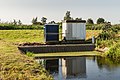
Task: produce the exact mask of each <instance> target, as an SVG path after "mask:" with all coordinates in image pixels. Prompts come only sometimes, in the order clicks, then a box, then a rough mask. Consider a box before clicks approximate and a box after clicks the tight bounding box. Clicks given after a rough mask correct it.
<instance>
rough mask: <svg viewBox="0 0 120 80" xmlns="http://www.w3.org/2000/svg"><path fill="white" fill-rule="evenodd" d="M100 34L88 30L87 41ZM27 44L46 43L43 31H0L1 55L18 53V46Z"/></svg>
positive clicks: (98, 31)
mask: <svg viewBox="0 0 120 80" xmlns="http://www.w3.org/2000/svg"><path fill="white" fill-rule="evenodd" d="M100 32H101V31H100V30H93V31H92V30H87V32H86V39H89V38H91V37H92V36H93V35H95V36H97V35H98V34H99V33H100ZM26 42H44V34H43V30H0V52H1V53H18V50H17V46H18V44H20V43H26Z"/></svg>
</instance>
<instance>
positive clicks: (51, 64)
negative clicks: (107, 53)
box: [38, 57, 120, 80]
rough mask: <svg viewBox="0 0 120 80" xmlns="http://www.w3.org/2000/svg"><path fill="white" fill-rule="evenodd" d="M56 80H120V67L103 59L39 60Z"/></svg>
mask: <svg viewBox="0 0 120 80" xmlns="http://www.w3.org/2000/svg"><path fill="white" fill-rule="evenodd" d="M38 61H39V62H41V63H42V64H43V65H44V67H45V68H46V69H47V70H48V71H49V72H50V73H51V74H52V75H53V76H54V79H55V80H119V79H120V66H119V64H114V63H113V62H112V61H110V60H108V59H106V58H101V57H87V58H86V57H68V58H67V57H66V58H45V59H40V60H38Z"/></svg>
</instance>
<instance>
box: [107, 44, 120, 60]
mask: <svg viewBox="0 0 120 80" xmlns="http://www.w3.org/2000/svg"><path fill="white" fill-rule="evenodd" d="M106 53H107V57H108V58H110V59H112V60H114V61H115V62H120V43H118V44H115V45H114V46H112V47H111V48H110V49H109V51H107V52H106Z"/></svg>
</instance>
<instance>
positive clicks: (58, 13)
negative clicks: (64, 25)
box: [0, 0, 120, 24]
mask: <svg viewBox="0 0 120 80" xmlns="http://www.w3.org/2000/svg"><path fill="white" fill-rule="evenodd" d="M119 8H120V0H0V19H1V20H2V21H12V20H13V19H16V20H19V19H20V20H21V21H22V22H23V23H26V24H29V23H31V20H32V18H33V17H38V19H39V21H40V20H41V17H42V16H45V17H47V18H48V21H52V20H54V21H61V20H62V19H63V17H64V15H65V12H66V11H67V10H69V11H71V16H72V17H73V18H76V17H81V18H83V19H88V18H92V19H93V20H94V22H96V20H97V19H98V18H99V17H102V18H105V19H106V21H110V22H112V23H113V24H117V23H120V9H119Z"/></svg>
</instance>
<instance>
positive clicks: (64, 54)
mask: <svg viewBox="0 0 120 80" xmlns="http://www.w3.org/2000/svg"><path fill="white" fill-rule="evenodd" d="M33 56H34V57H78V56H101V53H99V52H96V51H83V52H59V53H46V54H44V53H40V54H34V55H33Z"/></svg>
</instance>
